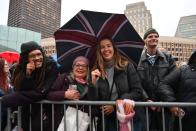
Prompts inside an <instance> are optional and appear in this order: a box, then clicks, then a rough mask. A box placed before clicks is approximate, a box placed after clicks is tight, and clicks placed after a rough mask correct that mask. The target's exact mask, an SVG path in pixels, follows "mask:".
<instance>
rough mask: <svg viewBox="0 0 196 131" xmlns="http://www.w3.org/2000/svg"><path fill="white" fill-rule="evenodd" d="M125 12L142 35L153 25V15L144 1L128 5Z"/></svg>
mask: <svg viewBox="0 0 196 131" xmlns="http://www.w3.org/2000/svg"><path fill="white" fill-rule="evenodd" d="M124 13H125V15H126V17H127V18H128V20H129V21H130V22H131V24H132V25H133V27H134V28H135V29H136V31H137V32H138V33H139V34H140V35H143V34H144V32H145V31H146V30H147V29H148V28H150V27H152V16H151V13H150V10H147V7H146V6H145V4H144V2H138V3H133V4H128V5H126V10H125V11H124Z"/></svg>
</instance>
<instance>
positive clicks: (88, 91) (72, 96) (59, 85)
mask: <svg viewBox="0 0 196 131" xmlns="http://www.w3.org/2000/svg"><path fill="white" fill-rule="evenodd" d="M88 66H89V61H88V59H87V58H86V57H83V56H79V57H77V58H76V59H75V60H74V61H73V65H72V68H73V69H72V71H71V72H70V74H68V75H67V74H66V73H64V74H61V75H60V76H59V77H58V78H57V80H56V82H55V83H54V85H53V87H52V90H51V91H50V92H49V93H48V96H47V98H48V99H49V100H54V101H63V100H95V99H96V98H95V97H94V94H95V90H94V88H88V73H89V67H88ZM59 109H60V111H59ZM62 109H63V108H58V107H57V108H56V109H55V112H57V113H55V119H56V120H55V129H56V128H57V126H58V125H59V123H60V120H61V118H62V116H63V115H64V114H63V110H62ZM84 111H85V112H88V110H87V108H84ZM59 112H60V113H59Z"/></svg>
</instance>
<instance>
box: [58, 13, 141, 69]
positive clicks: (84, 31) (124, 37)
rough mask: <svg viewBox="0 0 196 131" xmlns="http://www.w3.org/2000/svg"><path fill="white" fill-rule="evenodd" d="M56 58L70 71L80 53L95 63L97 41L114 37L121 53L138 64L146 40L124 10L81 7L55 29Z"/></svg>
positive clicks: (91, 63)
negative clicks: (112, 10) (98, 9)
mask: <svg viewBox="0 0 196 131" xmlns="http://www.w3.org/2000/svg"><path fill="white" fill-rule="evenodd" d="M54 36H55V41H56V49H57V58H58V59H57V61H58V63H59V64H61V65H62V67H63V68H64V71H70V69H71V66H72V62H73V60H74V59H75V58H76V57H77V56H80V55H82V56H86V57H87V58H88V59H89V60H90V66H91V67H92V65H93V63H94V61H95V59H96V54H95V52H96V44H97V43H98V41H99V40H100V39H101V38H103V37H109V38H112V39H113V40H114V42H115V44H116V46H117V47H118V48H119V51H120V52H121V53H122V55H124V56H126V57H128V58H129V59H130V60H131V61H133V62H134V63H135V64H137V63H138V61H139V59H140V55H141V52H142V50H143V46H144V42H143V40H142V39H141V37H140V36H139V35H138V33H137V32H136V31H135V29H134V28H133V26H132V25H131V23H130V22H129V21H128V19H127V18H126V16H125V15H124V14H113V13H103V12H94V11H87V10H81V11H80V12H79V13H77V14H76V15H75V16H74V17H73V18H72V19H71V20H69V21H68V22H67V23H66V24H65V25H63V26H62V27H61V28H60V29H58V30H57V31H56V32H55V33H54Z"/></svg>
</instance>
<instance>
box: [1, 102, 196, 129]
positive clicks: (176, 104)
mask: <svg viewBox="0 0 196 131" xmlns="http://www.w3.org/2000/svg"><path fill="white" fill-rule="evenodd" d="M0 100H1V99H0ZM36 104H40V114H33V115H40V118H41V120H40V122H41V123H40V131H44V129H43V126H44V123H43V117H44V114H43V106H44V105H45V104H51V116H52V117H51V118H50V119H52V120H51V127H52V129H51V130H52V131H55V124H56V123H55V122H56V121H55V107H56V105H63V109H64V112H63V114H64V118H65V119H64V129H65V130H66V108H67V107H68V106H70V105H71V106H75V107H76V108H77V109H78V107H79V106H84V105H86V106H88V109H89V114H90V116H89V117H90V119H91V118H92V115H91V114H92V110H93V109H92V106H101V105H115V102H114V101H48V100H43V101H40V102H37V103H36ZM135 106H136V107H144V108H145V112H146V127H147V129H146V130H147V131H149V130H150V129H149V107H150V106H153V107H162V109H161V112H162V121H163V123H162V125H163V129H162V130H163V131H167V129H165V117H164V116H165V107H196V103H179V102H172V103H170V102H135ZM2 108H3V107H2V105H1V101H0V121H2V118H1V116H2V114H1V112H2ZM31 110H32V108H31V105H30V110H29V112H31ZM7 111H8V112H7V117H8V118H7V128H6V130H7V131H11V130H12V129H11V114H12V112H11V109H10V108H8V109H7ZM22 115H23V114H21V107H19V108H18V110H17V125H16V126H17V127H18V128H20V127H22V121H21V119H22ZM29 117H30V119H29V125H30V126H29V128H30V129H29V131H31V130H32V120H31V115H30V116H29ZM76 117H77V118H76V120H78V112H77V115H76ZM104 118H105V115H104V112H103V110H102V130H103V131H104V130H105V120H104ZM181 120H182V118H179V129H180V131H182V126H183V125H182V123H181ZM117 123H118V122H117ZM117 125H118V124H117ZM1 126H2V125H1V122H0V131H1ZM94 126H95V123H93V122H90V125H89V130H90V131H94ZM133 126H134V124H133V123H132V127H133ZM76 127H77V131H79V129H78V127H79V125H78V121H76ZM117 130H118V129H117ZM133 131H134V128H133Z"/></svg>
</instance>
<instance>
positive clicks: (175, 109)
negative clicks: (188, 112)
mask: <svg viewBox="0 0 196 131" xmlns="http://www.w3.org/2000/svg"><path fill="white" fill-rule="evenodd" d="M169 110H170V111H171V113H172V114H173V115H174V116H177V117H184V115H185V112H184V110H183V109H181V108H179V107H170V108H169Z"/></svg>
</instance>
